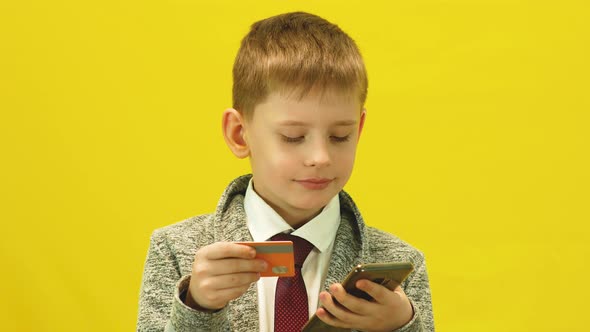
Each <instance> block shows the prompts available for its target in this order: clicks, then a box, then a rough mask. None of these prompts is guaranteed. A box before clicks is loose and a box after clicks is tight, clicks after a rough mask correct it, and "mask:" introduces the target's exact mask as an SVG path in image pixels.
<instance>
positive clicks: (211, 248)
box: [203, 242, 256, 259]
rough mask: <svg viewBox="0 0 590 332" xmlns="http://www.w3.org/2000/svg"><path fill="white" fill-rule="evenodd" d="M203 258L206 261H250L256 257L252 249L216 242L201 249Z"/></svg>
mask: <svg viewBox="0 0 590 332" xmlns="http://www.w3.org/2000/svg"><path fill="white" fill-rule="evenodd" d="M203 250H204V253H203V255H204V257H205V258H206V259H223V258H232V257H233V258H244V259H252V258H254V257H255V256H256V250H255V249H254V248H251V247H248V246H245V245H241V244H236V243H231V242H216V243H213V244H211V245H208V246H207V247H205V248H203Z"/></svg>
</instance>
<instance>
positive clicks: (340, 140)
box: [330, 135, 350, 142]
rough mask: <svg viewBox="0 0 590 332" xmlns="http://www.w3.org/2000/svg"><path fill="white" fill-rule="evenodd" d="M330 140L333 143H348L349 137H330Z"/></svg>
mask: <svg viewBox="0 0 590 332" xmlns="http://www.w3.org/2000/svg"><path fill="white" fill-rule="evenodd" d="M330 139H332V141H334V142H348V140H349V139H350V135H346V136H330Z"/></svg>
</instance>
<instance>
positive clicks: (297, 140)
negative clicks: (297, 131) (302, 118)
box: [281, 135, 303, 143]
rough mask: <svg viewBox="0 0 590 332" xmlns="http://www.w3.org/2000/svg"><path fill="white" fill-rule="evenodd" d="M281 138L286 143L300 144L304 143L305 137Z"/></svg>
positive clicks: (282, 136) (283, 136)
mask: <svg viewBox="0 0 590 332" xmlns="http://www.w3.org/2000/svg"><path fill="white" fill-rule="evenodd" d="M281 138H282V139H283V141H285V142H287V143H299V142H302V141H303V136H299V137H289V136H285V135H281Z"/></svg>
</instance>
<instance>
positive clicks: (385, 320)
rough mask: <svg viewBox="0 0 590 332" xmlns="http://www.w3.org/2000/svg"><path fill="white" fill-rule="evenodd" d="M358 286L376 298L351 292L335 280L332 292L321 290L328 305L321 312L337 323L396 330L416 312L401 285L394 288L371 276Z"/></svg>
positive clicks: (324, 316) (331, 323)
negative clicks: (391, 288)
mask: <svg viewBox="0 0 590 332" xmlns="http://www.w3.org/2000/svg"><path fill="white" fill-rule="evenodd" d="M356 287H357V288H358V289H360V290H362V291H365V292H366V293H368V294H369V295H371V297H372V298H373V300H372V301H367V300H365V299H361V298H358V297H355V296H353V295H350V294H348V293H347V292H346V291H345V290H344V287H342V285H341V284H332V285H331V286H330V293H332V296H334V299H336V301H338V303H336V302H335V301H334V299H333V298H332V296H331V295H330V293H328V292H325V291H324V292H321V293H320V302H321V304H322V305H323V306H324V307H323V308H319V309H318V310H317V312H316V314H317V316H318V317H319V318H320V319H321V320H322V321H324V322H325V323H327V324H328V325H332V326H335V327H342V328H347V329H354V330H361V331H393V330H395V329H398V328H400V327H402V326H404V325H405V324H407V323H408V322H409V321H410V320H411V319H412V316H413V314H414V312H413V309H412V305H411V304H410V300H409V299H408V297H407V296H406V294H405V293H404V291H403V289H402V288H401V286H399V285H398V286H397V287H396V288H395V289H394V290H393V291H390V290H389V289H387V288H385V287H384V286H382V285H379V284H376V283H374V282H371V281H369V280H365V279H363V280H359V281H357V283H356Z"/></svg>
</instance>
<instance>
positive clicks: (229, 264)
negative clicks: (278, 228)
mask: <svg viewBox="0 0 590 332" xmlns="http://www.w3.org/2000/svg"><path fill="white" fill-rule="evenodd" d="M254 256H256V250H255V249H254V248H251V247H248V246H245V245H240V244H236V243H231V242H217V243H213V244H210V245H208V246H205V247H202V248H201V249H199V250H198V251H197V253H196V254H195V261H194V262H193V267H192V271H191V280H190V284H189V288H188V294H187V296H186V304H187V305H189V306H190V307H193V308H196V309H205V310H217V309H221V308H223V307H225V305H226V304H227V303H228V302H229V301H231V300H233V299H236V298H238V297H240V296H241V295H242V294H244V293H245V292H246V291H247V290H248V288H249V287H250V284H251V283H253V282H256V281H258V279H260V272H262V271H264V270H266V262H264V261H263V260H260V259H254Z"/></svg>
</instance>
